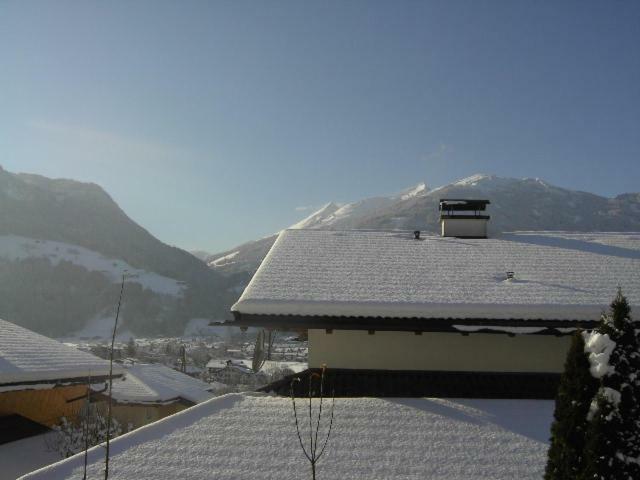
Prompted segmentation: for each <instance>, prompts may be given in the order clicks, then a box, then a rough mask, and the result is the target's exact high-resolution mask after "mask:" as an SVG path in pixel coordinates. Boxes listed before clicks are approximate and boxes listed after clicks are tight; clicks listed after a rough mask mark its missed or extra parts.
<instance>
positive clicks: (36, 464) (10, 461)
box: [0, 433, 60, 480]
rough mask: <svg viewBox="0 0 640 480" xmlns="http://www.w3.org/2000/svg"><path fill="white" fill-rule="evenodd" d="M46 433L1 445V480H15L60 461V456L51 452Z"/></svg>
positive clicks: (50, 434)
mask: <svg viewBox="0 0 640 480" xmlns="http://www.w3.org/2000/svg"><path fill="white" fill-rule="evenodd" d="M53 435H55V434H54V433H45V434H43V435H36V436H34V437H30V438H24V439H22V440H17V441H15V442H9V443H4V444H2V445H0V480H15V479H16V478H17V477H19V476H21V475H24V474H25V473H29V472H31V471H33V470H35V469H36V468H40V467H44V466H45V465H49V464H51V463H53V462H57V461H59V460H60V455H59V454H58V453H56V452H54V451H51V450H49V448H48V446H47V437H49V436H53Z"/></svg>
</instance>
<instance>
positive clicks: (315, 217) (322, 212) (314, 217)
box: [289, 202, 340, 228]
mask: <svg viewBox="0 0 640 480" xmlns="http://www.w3.org/2000/svg"><path fill="white" fill-rule="evenodd" d="M339 209H340V205H338V204H337V203H333V202H329V203H327V204H326V205H323V206H322V207H321V208H320V209H319V210H317V211H315V212H313V213H312V214H311V215H309V216H308V217H306V218H303V219H302V220H300V221H299V222H297V223H294V224H293V225H291V227H289V228H313V227H317V226H318V225H321V224H322V223H324V221H325V220H326V219H327V218H329V217H331V215H333V214H334V212H336V211H337V210H339Z"/></svg>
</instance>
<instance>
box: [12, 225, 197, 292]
mask: <svg viewBox="0 0 640 480" xmlns="http://www.w3.org/2000/svg"><path fill="white" fill-rule="evenodd" d="M0 257H3V258H6V259H9V260H22V259H25V258H30V257H35V258H47V259H49V261H50V262H51V263H52V264H53V265H57V264H58V263H60V262H61V261H63V260H66V261H68V262H71V263H73V264H74V265H78V266H81V267H84V268H86V269H87V270H89V271H97V272H102V273H104V274H105V275H106V276H107V277H108V278H110V279H111V280H112V281H113V282H114V283H118V282H120V281H121V278H122V273H123V272H124V271H125V270H126V271H127V273H128V275H129V279H128V280H127V281H128V282H131V283H139V284H140V285H142V287H143V288H147V289H149V290H152V291H154V292H156V293H160V294H165V295H173V296H180V295H182V294H183V292H184V289H185V285H184V283H183V282H181V281H179V280H175V279H173V278H169V277H164V276H162V275H158V274H157V273H154V272H149V271H147V270H142V269H139V268H134V267H132V266H131V265H129V264H128V263H127V262H125V261H123V260H119V259H115V258H107V257H105V256H104V255H102V254H100V253H98V252H94V251H93V250H89V249H87V248H83V247H79V246H77V245H72V244H69V243H63V242H54V241H51V240H38V239H34V238H28V237H20V236H18V235H0Z"/></svg>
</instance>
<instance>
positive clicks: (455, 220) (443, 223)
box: [440, 198, 491, 238]
mask: <svg viewBox="0 0 640 480" xmlns="http://www.w3.org/2000/svg"><path fill="white" fill-rule="evenodd" d="M489 203H491V202H489V200H467V199H454V198H448V199H441V200H440V231H441V234H442V236H443V237H459V238H487V222H488V221H489V218H490V217H489V215H482V214H481V212H484V211H485V210H486V208H487V205H488V204H489Z"/></svg>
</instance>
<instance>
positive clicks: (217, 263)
mask: <svg viewBox="0 0 640 480" xmlns="http://www.w3.org/2000/svg"><path fill="white" fill-rule="evenodd" d="M239 253H240V252H239V251H238V250H236V251H235V252H231V253H229V254H227V255H224V256H222V257H219V258H216V259H215V260H211V261H210V262H209V263H208V264H207V265H209V266H210V267H223V266H225V265H229V264H231V263H235V262H233V258H234V257H236V256H237V255H238V254H239Z"/></svg>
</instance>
